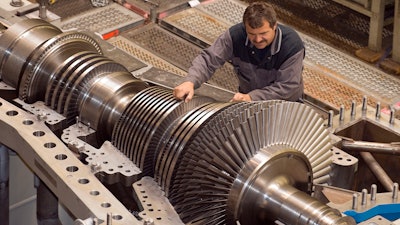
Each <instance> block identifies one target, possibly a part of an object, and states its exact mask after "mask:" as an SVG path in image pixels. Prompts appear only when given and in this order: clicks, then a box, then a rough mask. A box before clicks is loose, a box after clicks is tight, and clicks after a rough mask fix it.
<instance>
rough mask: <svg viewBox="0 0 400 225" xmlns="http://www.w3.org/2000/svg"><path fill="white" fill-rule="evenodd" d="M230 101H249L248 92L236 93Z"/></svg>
mask: <svg viewBox="0 0 400 225" xmlns="http://www.w3.org/2000/svg"><path fill="white" fill-rule="evenodd" d="M230 102H251V97H250V95H248V94H242V93H236V94H235V95H234V96H233V98H232V99H231V100H230Z"/></svg>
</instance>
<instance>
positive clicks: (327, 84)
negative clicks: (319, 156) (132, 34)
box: [162, 0, 400, 109]
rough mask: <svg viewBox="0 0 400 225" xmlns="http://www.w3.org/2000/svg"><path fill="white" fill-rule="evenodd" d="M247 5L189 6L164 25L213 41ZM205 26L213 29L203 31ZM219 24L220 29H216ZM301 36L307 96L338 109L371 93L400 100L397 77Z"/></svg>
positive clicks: (228, 1) (372, 100)
mask: <svg viewBox="0 0 400 225" xmlns="http://www.w3.org/2000/svg"><path fill="white" fill-rule="evenodd" d="M221 4H222V5H224V6H223V7H222V6H221ZM239 6H240V7H239ZM238 7H239V9H238ZM245 7H246V5H245V4H240V3H239V2H238V1H235V0H220V1H213V2H209V3H207V4H202V5H199V6H197V7H196V8H195V9H190V12H189V10H186V11H183V12H179V13H176V14H174V15H172V16H170V17H166V18H164V20H163V23H162V24H169V25H168V26H165V27H166V28H167V29H170V28H169V27H176V28H178V29H179V30H180V31H181V32H184V34H182V35H181V36H185V34H186V36H188V35H189V36H190V39H193V38H197V39H199V40H202V41H204V42H206V43H212V41H211V40H215V38H217V37H218V35H220V33H222V32H223V31H224V27H226V25H225V24H229V25H232V24H233V22H234V21H237V20H238V18H240V16H241V14H242V12H243V11H244V9H245ZM227 8H229V9H233V10H229V12H230V13H228V14H227V13H226V12H227V10H226V9H227ZM222 12H225V14H223V13H222ZM239 15H240V16H239ZM210 16H211V17H212V18H221V17H224V16H225V18H222V19H218V20H210V19H208V18H209V17H210ZM202 17H204V18H202ZM192 18H197V19H196V20H193V19H192ZM204 27H210V28H212V29H210V30H208V31H207V32H200V31H202V30H204ZM216 27H218V28H219V29H215V28H216ZM210 31H214V33H210ZM326 32H328V31H326ZM332 35H335V34H332ZM301 36H302V39H303V41H304V43H305V46H306V59H305V70H304V73H303V76H304V80H305V82H306V84H305V92H306V95H308V97H311V98H315V99H316V100H318V101H320V102H326V104H328V105H329V106H330V107H332V108H335V109H339V108H340V107H341V106H342V105H343V106H345V107H346V108H349V107H350V105H351V102H352V100H355V101H356V102H361V99H362V98H363V96H367V97H368V99H369V101H368V103H369V104H371V105H375V104H376V103H377V102H380V103H381V104H383V105H391V104H394V103H396V102H398V101H399V100H400V81H399V80H398V79H396V78H394V77H393V76H390V75H388V74H386V73H384V72H382V71H380V70H378V69H376V68H375V67H373V66H371V65H369V64H366V63H363V62H361V61H360V60H358V59H356V58H354V57H351V56H349V55H348V54H344V53H342V52H341V51H339V50H336V49H334V48H332V47H329V46H328V45H326V44H323V43H322V42H320V41H317V40H315V39H313V38H311V37H309V36H307V35H304V34H301ZM344 41H347V40H344ZM349 42H351V43H350V45H355V44H354V43H352V41H349Z"/></svg>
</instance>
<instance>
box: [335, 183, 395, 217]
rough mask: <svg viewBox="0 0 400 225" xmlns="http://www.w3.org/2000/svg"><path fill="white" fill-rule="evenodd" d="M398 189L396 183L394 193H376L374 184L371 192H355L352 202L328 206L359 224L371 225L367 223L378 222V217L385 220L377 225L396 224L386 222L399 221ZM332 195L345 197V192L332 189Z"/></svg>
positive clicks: (364, 190)
mask: <svg viewBox="0 0 400 225" xmlns="http://www.w3.org/2000/svg"><path fill="white" fill-rule="evenodd" d="M398 188H399V186H398V184H397V183H395V184H394V185H393V187H392V189H393V191H391V192H382V193H376V185H375V184H373V185H371V187H370V191H368V190H367V189H363V190H362V191H361V192H353V198H352V201H342V202H340V201H338V202H331V203H329V204H328V205H330V206H331V207H333V208H336V209H338V210H340V211H342V212H344V214H346V215H349V216H351V217H353V218H354V219H355V220H356V222H357V223H359V224H370V223H367V222H368V221H373V220H374V219H375V220H376V219H377V217H382V218H384V220H382V223H381V222H379V223H376V224H379V225H380V224H394V223H384V222H385V221H387V222H389V221H399V218H400V216H399V215H400V213H399V212H400V204H399V203H398V191H399V190H398ZM368 192H369V194H368ZM346 194H347V193H346ZM330 195H332V196H335V195H336V196H341V195H343V190H339V189H336V190H333V189H331V191H330ZM372 224H375V223H372ZM396 224H397V223H396Z"/></svg>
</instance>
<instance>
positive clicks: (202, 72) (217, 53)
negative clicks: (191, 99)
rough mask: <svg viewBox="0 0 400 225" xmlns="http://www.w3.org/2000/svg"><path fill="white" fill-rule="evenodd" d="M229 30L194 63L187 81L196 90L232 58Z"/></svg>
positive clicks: (204, 50) (201, 53)
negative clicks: (191, 83) (192, 84)
mask: <svg viewBox="0 0 400 225" xmlns="http://www.w3.org/2000/svg"><path fill="white" fill-rule="evenodd" d="M232 46H233V44H232V39H231V36H230V33H229V30H227V31H225V32H224V33H222V34H221V35H220V36H219V37H218V38H217V39H216V40H215V42H214V43H213V44H212V45H211V46H210V47H208V48H206V49H203V50H202V51H201V52H200V54H199V55H198V56H196V58H195V59H194V60H193V61H192V65H191V67H190V68H189V70H188V75H187V76H186V78H185V81H191V82H193V83H194V87H195V88H199V87H200V86H201V84H203V83H204V82H206V81H208V80H209V79H210V78H211V76H212V75H213V74H214V72H215V70H217V69H218V68H220V67H221V66H222V65H224V63H225V62H226V61H228V60H230V59H231V58H232V54H233V50H232V49H233V48H232Z"/></svg>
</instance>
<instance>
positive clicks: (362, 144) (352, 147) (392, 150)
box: [342, 139, 400, 155]
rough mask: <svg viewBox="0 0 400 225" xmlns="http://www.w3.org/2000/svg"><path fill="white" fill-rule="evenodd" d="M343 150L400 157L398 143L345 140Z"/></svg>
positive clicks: (399, 143) (399, 144)
mask: <svg viewBox="0 0 400 225" xmlns="http://www.w3.org/2000/svg"><path fill="white" fill-rule="evenodd" d="M342 146H343V147H342V148H343V149H344V150H348V151H365V152H371V153H382V154H388V155H400V142H397V143H378V142H368V141H355V140H352V139H344V140H343V141H342Z"/></svg>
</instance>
